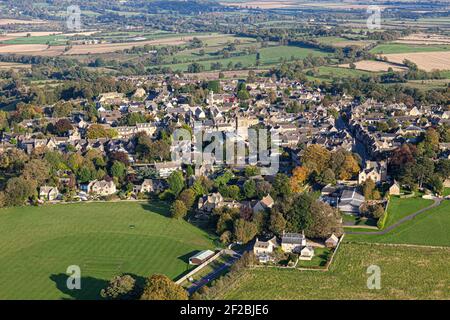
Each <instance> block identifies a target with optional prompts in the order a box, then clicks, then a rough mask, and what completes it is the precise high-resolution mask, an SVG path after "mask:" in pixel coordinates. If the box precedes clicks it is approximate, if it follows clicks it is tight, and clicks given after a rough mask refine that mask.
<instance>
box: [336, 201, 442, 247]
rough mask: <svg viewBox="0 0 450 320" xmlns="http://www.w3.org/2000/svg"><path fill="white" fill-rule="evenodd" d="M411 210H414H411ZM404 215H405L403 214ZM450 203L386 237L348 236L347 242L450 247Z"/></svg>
mask: <svg viewBox="0 0 450 320" xmlns="http://www.w3.org/2000/svg"><path fill="white" fill-rule="evenodd" d="M410 210H413V209H412V208H410ZM402 214H403V213H402ZM449 226H450V201H449V200H444V201H443V202H442V204H441V205H440V206H439V207H436V208H433V209H431V210H429V211H426V212H424V213H422V214H420V215H418V216H416V217H415V218H414V219H413V220H410V221H407V222H405V223H403V224H402V225H400V226H398V227H397V228H395V229H394V230H392V231H390V232H388V233H387V234H384V235H356V234H348V235H346V236H345V241H356V242H376V243H398V244H416V245H428V246H449V247H450V232H449Z"/></svg>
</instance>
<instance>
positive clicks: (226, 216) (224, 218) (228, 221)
mask: <svg viewBox="0 0 450 320" xmlns="http://www.w3.org/2000/svg"><path fill="white" fill-rule="evenodd" d="M232 229H233V217H232V216H231V214H230V213H229V212H227V211H225V212H222V213H221V214H220V216H219V220H217V225H216V233H217V234H223V233H224V232H225V231H231V230H232Z"/></svg>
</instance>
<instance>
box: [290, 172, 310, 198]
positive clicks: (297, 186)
mask: <svg viewBox="0 0 450 320" xmlns="http://www.w3.org/2000/svg"><path fill="white" fill-rule="evenodd" d="M308 174H309V170H308V169H307V168H306V167H303V166H301V167H296V168H295V169H294V170H292V177H291V179H290V184H291V189H292V192H296V193H298V192H301V191H302V190H303V186H304V184H305V182H306V179H308Z"/></svg>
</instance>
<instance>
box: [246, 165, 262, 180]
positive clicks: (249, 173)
mask: <svg viewBox="0 0 450 320" xmlns="http://www.w3.org/2000/svg"><path fill="white" fill-rule="evenodd" d="M259 174H261V170H260V169H259V168H258V167H256V166H247V167H245V176H246V177H247V178H250V177H254V176H257V175H259Z"/></svg>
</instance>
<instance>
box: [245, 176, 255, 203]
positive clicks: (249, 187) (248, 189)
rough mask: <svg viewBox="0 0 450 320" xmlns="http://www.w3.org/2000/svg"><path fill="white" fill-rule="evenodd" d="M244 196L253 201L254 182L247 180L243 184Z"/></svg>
mask: <svg viewBox="0 0 450 320" xmlns="http://www.w3.org/2000/svg"><path fill="white" fill-rule="evenodd" d="M244 195H245V197H246V198H247V199H253V198H254V197H255V195H256V183H255V180H247V181H245V183H244Z"/></svg>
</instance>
